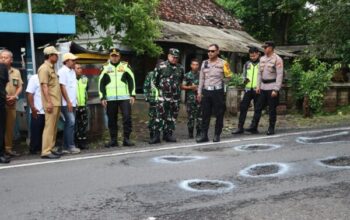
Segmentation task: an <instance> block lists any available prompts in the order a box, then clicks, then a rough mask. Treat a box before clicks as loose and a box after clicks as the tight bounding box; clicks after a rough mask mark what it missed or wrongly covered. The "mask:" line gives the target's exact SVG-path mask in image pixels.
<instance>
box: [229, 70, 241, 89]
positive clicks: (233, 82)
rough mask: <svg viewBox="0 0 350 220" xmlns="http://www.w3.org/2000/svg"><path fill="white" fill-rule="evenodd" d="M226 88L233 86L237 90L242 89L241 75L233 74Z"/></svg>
mask: <svg viewBox="0 0 350 220" xmlns="http://www.w3.org/2000/svg"><path fill="white" fill-rule="evenodd" d="M228 86H234V87H237V88H244V81H243V77H242V75H241V74H238V73H233V74H232V77H231V79H230V81H229V82H228Z"/></svg>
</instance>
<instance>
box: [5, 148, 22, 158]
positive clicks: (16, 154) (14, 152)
mask: <svg viewBox="0 0 350 220" xmlns="http://www.w3.org/2000/svg"><path fill="white" fill-rule="evenodd" d="M5 154H6V155H7V156H9V157H19V156H21V155H20V154H19V153H17V152H16V151H13V150H11V151H7V152H6V153H5Z"/></svg>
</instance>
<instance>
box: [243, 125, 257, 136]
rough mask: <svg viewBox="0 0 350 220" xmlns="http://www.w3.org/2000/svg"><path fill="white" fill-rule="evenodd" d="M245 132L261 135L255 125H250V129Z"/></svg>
mask: <svg viewBox="0 0 350 220" xmlns="http://www.w3.org/2000/svg"><path fill="white" fill-rule="evenodd" d="M245 131H247V132H250V133H252V134H258V133H259V131H258V128H257V126H256V125H253V124H252V125H250V126H249V128H248V129H245Z"/></svg>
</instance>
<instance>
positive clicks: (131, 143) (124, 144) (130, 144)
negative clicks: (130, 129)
mask: <svg viewBox="0 0 350 220" xmlns="http://www.w3.org/2000/svg"><path fill="white" fill-rule="evenodd" d="M123 146H125V147H132V146H135V144H134V143H133V142H131V141H130V139H129V138H124V140H123Z"/></svg>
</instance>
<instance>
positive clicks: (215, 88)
mask: <svg viewBox="0 0 350 220" xmlns="http://www.w3.org/2000/svg"><path fill="white" fill-rule="evenodd" d="M222 88H223V87H222V86H208V87H205V88H204V89H205V90H208V91H214V90H220V89H222Z"/></svg>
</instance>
